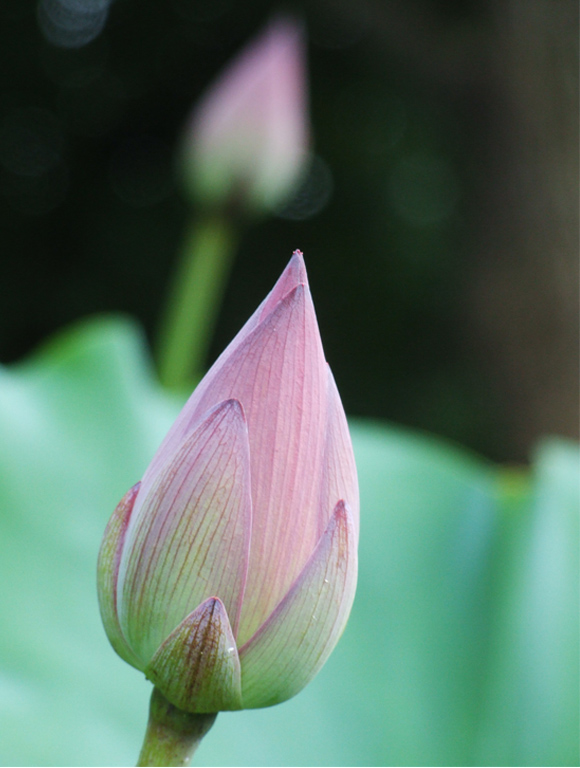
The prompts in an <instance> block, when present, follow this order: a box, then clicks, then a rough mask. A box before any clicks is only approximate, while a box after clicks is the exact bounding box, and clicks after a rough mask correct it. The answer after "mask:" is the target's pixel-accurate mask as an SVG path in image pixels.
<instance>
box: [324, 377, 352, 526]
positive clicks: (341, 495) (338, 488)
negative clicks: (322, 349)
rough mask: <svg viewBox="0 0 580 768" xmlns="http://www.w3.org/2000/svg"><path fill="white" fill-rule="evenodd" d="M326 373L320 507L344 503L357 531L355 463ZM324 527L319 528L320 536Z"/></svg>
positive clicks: (336, 396) (333, 387) (337, 399)
mask: <svg viewBox="0 0 580 768" xmlns="http://www.w3.org/2000/svg"><path fill="white" fill-rule="evenodd" d="M327 373H328V400H327V403H328V412H327V422H326V424H327V426H326V445H325V451H324V458H323V461H322V474H321V479H322V483H321V495H320V506H321V509H332V508H333V506H334V504H335V503H336V500H337V499H344V500H345V501H346V503H347V504H348V507H349V510H350V512H351V515H352V520H353V523H354V527H355V530H356V533H357V538H358V531H359V491H358V478H357V473H356V464H355V461H354V453H353V450H352V442H351V439H350V434H349V431H348V424H347V421H346V416H345V413H344V408H343V407H342V402H341V400H340V395H339V394H338V389H337V388H336V383H335V381H334V376H333V375H332V371H331V370H330V366H328V367H327ZM323 530H324V528H322V529H321V531H320V534H321V535H322V533H323Z"/></svg>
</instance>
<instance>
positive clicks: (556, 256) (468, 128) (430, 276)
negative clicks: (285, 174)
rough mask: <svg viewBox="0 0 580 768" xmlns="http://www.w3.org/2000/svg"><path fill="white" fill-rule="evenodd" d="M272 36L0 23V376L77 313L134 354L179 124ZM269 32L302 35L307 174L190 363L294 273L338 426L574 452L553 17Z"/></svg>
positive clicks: (425, 14)
mask: <svg viewBox="0 0 580 768" xmlns="http://www.w3.org/2000/svg"><path fill="white" fill-rule="evenodd" d="M278 10H280V6H279V5H278V4H273V3H271V2H266V1H265V0H259V1H258V0H246V2H243V3H242V2H234V0H213V2H209V0H207V1H205V2H201V1H200V0H157V2H152V1H151V0H149V2H143V1H142V0H141V2H137V0H116V2H114V3H112V4H110V5H109V4H108V3H107V0H40V2H39V3H38V4H35V3H33V2H30V1H29V2H23V0H2V3H1V4H0V238H1V243H2V250H1V253H2V255H1V260H0V360H1V361H2V362H12V361H15V360H17V359H19V358H20V357H21V356H22V355H25V354H27V353H28V352H30V351H31V350H32V349H33V348H34V347H35V346H36V345H37V344H38V343H39V342H41V341H42V340H43V339H44V338H45V337H46V336H47V335H48V334H50V333H52V332H53V331H55V330H56V329H58V328H60V327H62V326H64V325H66V324H67V323H70V322H71V321H74V320H75V319H77V318H79V317H82V316H84V315H86V314H88V313H94V312H103V311H123V312H127V313H131V314H133V315H136V316H137V317H138V318H139V319H140V320H141V321H142V323H143V324H144V326H145V328H146V331H147V333H148V335H149V337H150V338H151V339H152V340H153V338H154V334H155V328H156V323H157V319H158V315H159V311H160V308H161V304H162V300H163V286H165V285H166V284H167V281H168V278H169V275H170V270H171V269H172V265H173V264H174V260H175V254H176V252H177V250H178V248H179V244H180V238H181V237H182V235H183V230H184V227H185V223H186V220H187V219H188V217H189V216H190V215H191V213H190V210H189V207H188V203H187V201H186V199H185V198H184V196H183V194H182V192H181V189H180V186H179V183H178V179H177V174H176V173H175V168H174V157H175V148H176V146H177V142H178V141H179V140H180V138H181V133H182V130H183V125H184V121H185V118H186V117H187V115H188V113H189V112H190V110H191V108H192V106H193V105H194V103H195V101H196V99H197V98H198V96H199V95H200V94H201V93H202V92H203V90H204V88H205V87H207V86H208V85H209V84H210V83H211V82H212V79H213V78H214V77H215V76H216V75H217V74H218V73H219V71H220V69H221V68H222V67H223V66H224V64H225V63H226V62H228V60H229V59H230V58H231V57H232V56H234V55H235V54H236V52H237V51H238V50H239V48H240V46H242V45H243V44H244V43H245V42H246V41H247V40H248V39H249V38H250V37H251V36H253V35H255V34H257V33H258V32H259V31H260V30H261V29H262V27H263V25H264V24H265V23H266V22H267V21H268V20H269V18H270V17H271V15H272V14H273V13H274V12H277V11H278ZM283 10H284V11H286V12H291V13H297V14H299V15H300V16H301V17H302V18H303V19H304V20H305V22H306V27H307V29H308V34H309V68H310V76H311V84H310V99H311V120H312V126H313V133H314V139H315V146H314V149H315V152H316V156H317V158H318V159H317V160H316V163H315V165H314V170H313V174H312V176H311V177H310V179H309V181H308V182H307V187H306V189H305V190H304V191H303V193H302V195H301V197H300V198H299V200H298V201H297V202H295V203H294V204H293V205H292V204H291V205H290V207H289V209H287V211H286V212H285V213H283V215H282V216H276V217H273V218H271V219H268V220H263V221H261V222H260V223H258V224H256V225H255V226H254V227H253V228H251V229H248V230H247V231H246V232H245V234H244V238H243V240H242V244H241V249H240V251H239V254H238V258H237V261H236V264H235V267H234V271H233V274H232V277H231V280H230V283H229V286H228V290H227V294H226V298H225V302H224V308H223V312H222V314H221V317H220V322H219V326H218V329H217V333H216V337H215V340H214V344H213V346H212V350H211V358H212V359H213V357H215V356H216V355H217V354H218V352H219V351H220V349H221V348H222V347H223V346H224V345H225V344H226V343H227V341H228V340H229V339H230V338H231V337H232V336H233V334H234V333H235V332H236V331H237V330H238V329H239V327H240V326H241V324H242V323H243V322H244V321H245V319H246V318H247V316H248V315H249V314H250V312H251V311H252V310H253V309H254V307H255V306H256V305H257V304H258V302H259V301H260V300H261V299H262V298H263V296H264V295H265V293H266V292H267V291H268V290H269V288H270V287H271V285H272V283H273V282H274V280H275V279H276V277H277V275H278V274H279V272H280V271H281V269H282V268H283V266H284V265H285V263H286V262H287V260H288V259H289V257H290V255H291V253H292V251H293V250H294V249H295V248H300V249H301V250H302V251H304V253H305V256H306V260H307V266H308V270H309V275H310V282H311V287H312V292H313V295H314V300H315V303H316V308H317V312H318V317H319V323H320V326H321V332H322V336H323V341H324V344H325V350H326V354H327V358H328V360H329V362H330V364H331V365H332V368H333V370H334V373H335V377H336V379H337V382H338V384H339V387H340V390H341V394H342V397H343V402H344V405H345V408H346V410H347V412H348V413H349V414H352V415H364V416H373V417H381V418H386V419H392V420H396V421H398V422H401V423H404V424H407V425H411V426H414V427H419V428H422V429H426V430H430V431H434V432H436V433H439V434H441V435H445V436H448V437H450V438H452V439H454V440H458V441H460V442H462V443H464V444H466V445H468V446H471V447H473V448H474V449H476V450H478V451H481V452H483V453H484V454H486V455H488V456H490V457H492V458H495V459H500V460H512V461H522V460H526V459H527V458H528V457H529V451H530V447H531V446H532V444H533V443H534V441H535V440H536V439H537V438H538V436H540V435H542V434H545V433H548V432H551V433H557V434H562V435H569V436H577V431H578V383H577V371H578V340H577V335H578V331H577V328H578V319H577V312H578V309H577V302H578V280H577V271H578V260H577V210H578V208H577V206H578V193H577V167H578V166H577V161H578V157H577V156H578V149H577V114H578V109H577V27H578V19H577V15H578V10H577V3H576V2H573V1H572V0H487V1H486V2H483V1H482V2H476V1H475V0H473V1H472V2H469V1H463V2H459V0H458V1H456V2H452V1H451V0H430V1H429V2H427V1H425V2H419V0H416V1H415V2H388V0H384V1H381V0H309V1H305V2H302V3H293V4H292V3H291V4H287V5H286V6H284V8H283ZM194 215H195V212H194ZM208 362H209V361H208Z"/></svg>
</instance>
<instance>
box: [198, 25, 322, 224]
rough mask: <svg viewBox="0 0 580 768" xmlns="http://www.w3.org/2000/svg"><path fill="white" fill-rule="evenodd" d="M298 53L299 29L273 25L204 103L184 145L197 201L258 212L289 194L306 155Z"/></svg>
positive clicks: (300, 43)
mask: <svg viewBox="0 0 580 768" xmlns="http://www.w3.org/2000/svg"><path fill="white" fill-rule="evenodd" d="M304 48H305V45H304V39H303V32H302V27H301V26H300V25H299V24H298V23H297V22H295V21H292V20H290V19H288V18H279V19H276V20H275V21H273V22H272V23H271V24H270V25H269V26H268V27H267V29H266V30H265V31H264V32H263V33H262V34H261V35H260V36H259V37H258V38H256V39H255V40H253V41H252V42H250V44H249V45H248V46H247V47H246V48H245V49H244V50H243V51H242V52H241V54H240V55H239V56H238V57H237V58H236V60H235V61H234V62H233V63H232V64H231V65H230V66H229V67H228V68H227V69H226V71H225V72H224V73H223V74H222V75H221V76H220V78H219V79H218V80H217V81H216V82H215V83H213V84H212V86H211V87H210V89H209V90H208V91H207V93H206V94H205V95H204V96H203V97H202V99H201V101H200V102H199V104H198V105H197V106H196V108H195V110H194V112H193V115H192V119H191V123H190V125H189V127H188V129H187V133H186V140H185V146H184V164H185V182H186V186H187V188H188V190H189V191H190V192H191V194H192V195H193V198H194V199H195V200H196V201H198V202H200V203H202V204H205V205H208V206H214V207H215V206H218V207H222V208H223V207H225V208H231V207H233V208H239V209H240V210H242V211H244V212H246V213H262V212H267V211H271V210H272V209H274V208H277V207H279V206H280V205H281V204H282V203H284V202H285V201H286V200H287V199H288V197H289V195H291V194H292V192H293V191H294V189H295V188H296V185H297V183H298V182H299V181H300V179H301V177H302V175H303V173H304V171H305V170H306V169H305V164H306V162H307V156H308V133H309V130H308V117H307V105H306V104H307V85H306V73H305V50H304Z"/></svg>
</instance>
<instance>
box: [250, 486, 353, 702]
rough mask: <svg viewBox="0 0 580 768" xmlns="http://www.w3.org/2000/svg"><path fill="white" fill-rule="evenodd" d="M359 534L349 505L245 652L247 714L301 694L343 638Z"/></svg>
mask: <svg viewBox="0 0 580 768" xmlns="http://www.w3.org/2000/svg"><path fill="white" fill-rule="evenodd" d="M356 538H357V537H356V532H355V528H354V524H353V520H352V515H351V513H350V511H349V509H348V507H347V506H346V505H345V503H344V502H343V501H340V502H339V503H338V504H337V505H336V508H335V510H334V513H333V515H332V517H331V520H330V523H329V524H328V528H327V529H326V531H325V533H324V535H323V536H322V538H321V540H320V542H319V543H318V546H317V547H316V549H315V551H314V553H313V554H312V557H311V558H310V560H309V561H308V563H307V564H306V567H305V568H304V570H303V571H302V573H301V574H300V576H299V578H298V579H297V580H296V581H295V583H294V584H293V585H292V587H291V589H290V590H289V592H288V594H287V595H286V596H285V597H284V599H283V600H282V602H281V603H280V604H279V605H278V607H277V608H276V609H275V611H274V612H273V613H272V615H271V616H270V617H269V618H268V620H267V621H266V622H265V624H264V625H263V626H262V627H260V629H259V630H258V632H256V634H255V635H254V637H252V638H251V640H250V641H249V642H248V643H246V645H245V646H243V647H242V648H240V652H239V653H240V662H241V665H242V699H243V705H244V708H253V707H267V706H271V705H272V704H278V703H280V702H281V701H285V700H286V699H289V698H290V697H291V696H294V695H295V694H296V693H298V691H300V690H301V689H302V688H303V687H304V686H305V685H306V684H307V683H308V682H309V681H310V680H311V679H312V678H313V677H314V676H315V675H316V673H317V672H318V670H319V669H320V668H321V667H322V665H323V664H324V662H325V661H326V659H327V658H328V656H329V655H330V653H331V651H332V649H333V648H334V646H335V645H336V643H337V641H338V639H339V637H340V635H341V634H342V632H343V630H344V627H345V625H346V621H347V619H348V615H349V612H350V608H351V605H352V602H353V600H354V593H355V590H356V574H357V553H356V546H357V545H356Z"/></svg>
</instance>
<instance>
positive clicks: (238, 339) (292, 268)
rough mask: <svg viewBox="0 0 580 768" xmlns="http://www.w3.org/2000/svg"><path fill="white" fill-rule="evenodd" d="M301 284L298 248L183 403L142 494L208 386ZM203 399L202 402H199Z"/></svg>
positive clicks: (198, 410) (192, 423)
mask: <svg viewBox="0 0 580 768" xmlns="http://www.w3.org/2000/svg"><path fill="white" fill-rule="evenodd" d="M298 285H306V286H307V285H308V279H307V276H306V268H305V266H304V258H303V256H302V253H301V252H300V251H295V252H294V254H293V256H292V258H291V259H290V262H289V263H288V265H287V266H286V269H285V270H284V272H282V274H281V275H280V277H279V278H278V281H277V282H276V284H275V286H274V287H273V289H272V290H271V291H270V293H269V294H268V296H266V298H265V299H264V301H263V302H262V303H261V304H260V306H259V307H258V309H257V310H256V311H255V312H254V314H253V315H252V316H251V317H250V319H249V320H248V321H247V322H246V324H245V325H244V327H243V328H242V329H241V330H240V332H239V333H238V334H237V335H236V336H235V338H234V339H233V340H232V341H231V342H230V343H229V344H228V346H227V347H226V348H225V350H224V351H223V352H222V353H221V355H220V356H219V357H218V359H217V360H216V361H215V363H214V364H213V365H212V367H211V368H210V370H209V371H208V372H207V374H206V375H205V376H204V377H203V379H202V380H201V381H200V383H199V384H198V386H197V387H196V389H195V390H194V392H193V393H192V395H191V397H190V398H189V400H188V401H187V403H186V404H185V406H184V407H183V409H182V411H181V413H180V414H179V416H178V417H177V420H176V421H175V423H174V424H173V426H172V427H171V429H170V430H169V432H168V433H167V435H166V436H165V439H164V440H163V442H162V443H161V446H160V447H159V449H158V451H157V452H156V454H155V456H154V457H153V460H152V461H151V463H150V465H149V466H148V467H147V470H146V472H145V475H144V476H143V479H142V483H141V490H142V494H145V495H147V493H148V492H149V488H150V487H151V485H152V483H153V482H154V481H155V478H156V477H157V475H158V473H159V472H160V470H161V468H162V467H163V466H164V465H165V463H166V462H167V459H168V457H169V456H172V455H173V454H174V453H175V452H176V451H177V449H178V448H179V446H180V445H181V444H182V443H183V441H184V440H185V439H186V438H187V437H188V435H189V434H191V432H192V431H193V430H194V429H195V428H196V427H197V425H198V424H199V421H200V420H201V418H202V417H203V415H204V412H205V410H207V408H208V406H207V402H208V396H207V392H208V390H210V391H212V390H213V389H214V388H215V386H216V381H219V379H220V377H221V375H222V371H223V369H224V368H231V364H230V361H231V358H232V357H233V355H234V354H235V352H236V351H237V350H238V349H239V348H240V347H241V346H242V344H243V343H244V342H245V341H246V339H247V337H248V336H249V335H250V334H251V333H252V331H254V330H255V328H256V327H257V326H258V325H259V324H260V323H263V322H264V321H265V320H266V319H267V317H268V316H269V315H270V314H271V313H272V312H273V311H274V310H275V309H276V306H277V305H278V303H279V302H280V301H282V300H283V299H284V298H285V297H286V296H287V295H288V294H289V293H291V292H292V291H293V290H294V289H295V288H296V287H297V286H298ZM254 346H255V345H254ZM210 399H211V396H210ZM202 401H203V405H200V404H201V403H202ZM213 402H214V403H215V402H217V400H214V401H213ZM139 507H140V499H138V500H137V504H136V510H138V509H139Z"/></svg>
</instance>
